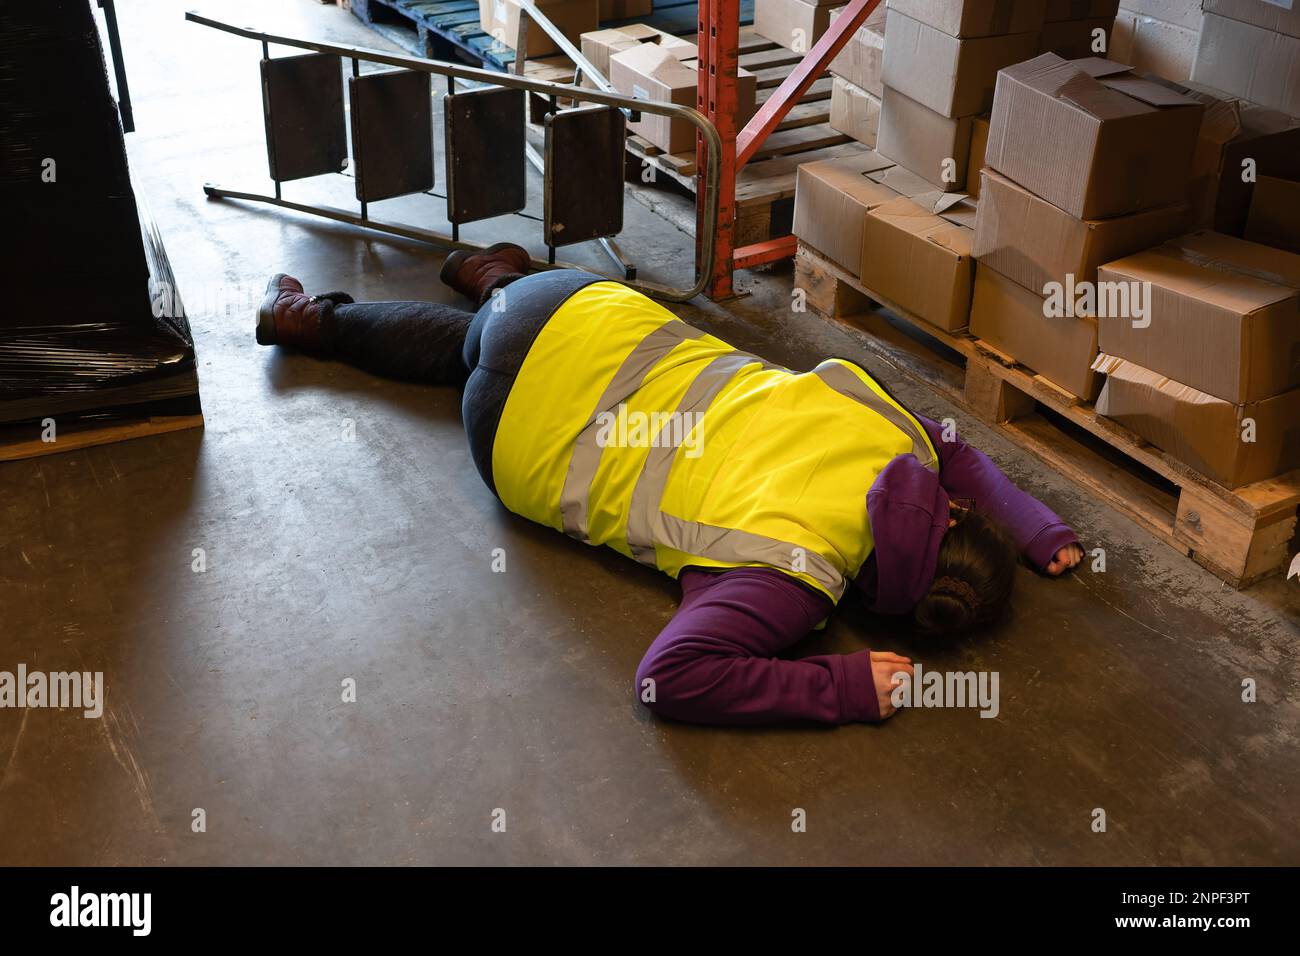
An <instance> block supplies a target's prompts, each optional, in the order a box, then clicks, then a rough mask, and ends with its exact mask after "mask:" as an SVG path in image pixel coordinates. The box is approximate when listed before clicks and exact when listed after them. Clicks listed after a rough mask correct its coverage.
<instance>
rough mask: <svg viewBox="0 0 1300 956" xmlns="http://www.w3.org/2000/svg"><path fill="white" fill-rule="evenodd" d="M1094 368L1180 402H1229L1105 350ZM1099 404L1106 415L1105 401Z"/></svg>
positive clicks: (1200, 403)
mask: <svg viewBox="0 0 1300 956" xmlns="http://www.w3.org/2000/svg"><path fill="white" fill-rule="evenodd" d="M1092 368H1093V371H1096V372H1101V373H1102V374H1104V375H1105V376H1106V377H1107V378H1119V379H1123V380H1124V381H1125V382H1128V383H1130V384H1132V385H1136V386H1138V387H1140V388H1145V389H1149V390H1150V391H1152V392H1163V393H1164V394H1166V395H1168V396H1170V397H1171V398H1174V399H1176V400H1177V401H1178V402H1180V403H1186V404H1192V405H1227V404H1228V403H1227V402H1225V401H1224V400H1223V399H1221V398H1215V397H1214V396H1213V395H1210V394H1209V393H1207V392H1202V391H1201V390H1200V389H1199V388H1192V386H1190V385H1184V384H1183V383H1182V382H1175V381H1174V380H1173V379H1172V378H1169V377H1168V376H1167V375H1161V374H1160V373H1159V372H1153V371H1151V369H1149V368H1143V367H1142V366H1141V365H1138V364H1137V363H1135V362H1129V361H1126V360H1125V359H1122V358H1116V357H1115V356H1113V355H1107V354H1106V353H1105V352H1101V353H1099V354H1098V355H1097V360H1096V361H1095V362H1093V363H1092ZM1097 404H1098V408H1097V410H1098V411H1099V412H1102V414H1103V415H1104V414H1105V412H1103V411H1102V408H1103V407H1104V406H1103V403H1102V402H1101V401H1100V400H1099V401H1098V403H1097Z"/></svg>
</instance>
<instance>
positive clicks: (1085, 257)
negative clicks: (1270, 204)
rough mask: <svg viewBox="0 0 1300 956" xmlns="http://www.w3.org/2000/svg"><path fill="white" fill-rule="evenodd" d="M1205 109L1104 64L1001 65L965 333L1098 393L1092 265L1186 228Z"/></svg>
mask: <svg viewBox="0 0 1300 956" xmlns="http://www.w3.org/2000/svg"><path fill="white" fill-rule="evenodd" d="M1203 112H1204V108H1203V106H1202V104H1200V103H1199V102H1197V101H1196V100H1194V99H1191V98H1190V97H1187V96H1183V95H1182V94H1180V93H1178V92H1177V91H1175V90H1171V89H1168V88H1167V87H1164V86H1161V85H1159V84H1156V83H1154V82H1151V81H1150V80H1145V79H1142V78H1139V77H1136V76H1134V75H1133V73H1132V71H1131V70H1129V69H1128V68H1127V67H1125V66H1123V65H1121V64H1118V63H1114V62H1111V61H1109V60H1104V59H1100V58H1088V59H1083V60H1073V61H1069V60H1064V59H1062V58H1061V57H1059V56H1056V55H1055V54H1052V53H1044V54H1042V55H1041V56H1038V57H1036V58H1034V59H1032V60H1029V61H1027V62H1025V63H1020V64H1017V65H1015V66H1013V67H1009V68H1008V69H1005V70H1003V71H1002V72H1001V73H1000V74H999V75H998V80H997V98H996V101H995V103H994V106H993V115H992V118H991V119H990V121H989V140H988V149H987V152H986V155H985V168H984V172H983V182H982V184H981V187H980V200H979V214H978V217H977V221H976V225H975V242H974V254H975V257H976V259H977V260H978V266H977V269H976V277H975V293H974V299H973V302H972V311H971V333H972V334H973V335H975V336H977V337H978V338H981V339H983V340H985V341H987V342H988V343H990V344H991V345H993V346H994V347H996V348H998V349H1000V350H1001V351H1003V352H1006V353H1007V354H1008V355H1010V356H1012V357H1014V358H1015V359H1016V360H1017V361H1019V362H1021V363H1023V364H1025V365H1027V366H1029V367H1030V368H1031V369H1034V370H1035V371H1036V372H1038V373H1039V374H1040V375H1042V376H1043V377H1045V378H1047V379H1048V380H1050V381H1051V382H1053V383H1055V384H1056V385H1058V386H1060V387H1062V388H1064V389H1065V390H1067V391H1069V392H1071V393H1073V394H1074V395H1077V396H1079V397H1081V398H1083V399H1085V400H1091V399H1092V398H1094V397H1095V395H1096V392H1097V388H1098V382H1097V379H1096V376H1095V373H1094V371H1093V368H1092V365H1093V361H1094V359H1095V358H1096V355H1097V338H1098V330H1097V316H1098V315H1099V314H1100V313H1101V312H1104V311H1107V309H1108V308H1109V307H1112V305H1113V304H1112V302H1111V301H1110V300H1109V299H1106V298H1104V297H1102V296H1101V295H1100V294H1099V290H1098V288H1097V286H1096V282H1097V277H1098V266H1099V265H1101V264H1102V263H1104V262H1106V261H1108V260H1110V259H1114V258H1117V257H1120V256H1123V255H1126V254H1128V253H1131V252H1136V251H1137V250H1140V249H1144V248H1147V247H1148V246H1151V245H1153V244H1155V243H1158V242H1160V241H1162V240H1164V239H1168V238H1171V237H1173V236H1176V235H1178V234H1179V233H1180V232H1182V231H1183V230H1184V228H1185V227H1186V224H1187V216H1188V208H1187V205H1186V203H1185V201H1184V199H1185V196H1186V192H1187V185H1188V181H1189V178H1190V174H1191V168H1192V156H1193V153H1194V151H1195V149H1196V145H1197V137H1198V132H1199V129H1200V124H1201V116H1202V114H1203ZM1045 130H1050V131H1051V133H1050V135H1047V134H1045V133H1044V131H1045ZM1128 304H1129V305H1130V306H1134V305H1137V304H1139V303H1136V302H1133V303H1128Z"/></svg>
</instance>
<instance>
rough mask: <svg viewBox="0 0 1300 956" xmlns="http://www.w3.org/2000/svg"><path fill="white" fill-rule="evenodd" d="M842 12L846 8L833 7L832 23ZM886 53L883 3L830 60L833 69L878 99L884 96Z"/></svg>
mask: <svg viewBox="0 0 1300 956" xmlns="http://www.w3.org/2000/svg"><path fill="white" fill-rule="evenodd" d="M843 12H844V10H843V8H839V9H836V10H832V11H831V15H830V22H831V23H834V22H835V19H836V18H837V17H838V16H839V15H840V14H841V13H843ZM884 55H885V5H884V4H881V5H880V6H878V7H876V9H875V10H873V11H872V13H871V16H869V17H867V19H866V22H864V23H863V24H862V26H860V27H858V29H857V30H856V31H855V32H854V34H853V36H851V37H849V41H848V42H847V43H846V44H844V49H842V50H840V52H839V54H838V55H837V56H836V57H835V59H834V60H832V61H831V72H832V73H834V74H835V75H836V76H838V77H841V78H842V79H845V80H848V81H849V82H850V83H852V84H853V85H854V86H856V87H857V88H858V89H860V90H866V91H867V92H868V93H870V94H871V95H872V96H874V97H876V99H879V98H880V97H882V96H884V95H885V89H884V81H883V80H882V79H881V78H880V71H881V69H882V68H883V64H884Z"/></svg>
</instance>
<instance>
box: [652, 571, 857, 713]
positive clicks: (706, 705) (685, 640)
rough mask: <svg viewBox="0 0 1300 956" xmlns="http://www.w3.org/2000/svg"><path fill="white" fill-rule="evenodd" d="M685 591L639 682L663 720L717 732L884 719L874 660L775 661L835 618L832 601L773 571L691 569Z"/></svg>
mask: <svg viewBox="0 0 1300 956" xmlns="http://www.w3.org/2000/svg"><path fill="white" fill-rule="evenodd" d="M681 585H682V603H681V607H680V608H679V609H678V611H677V614H676V615H675V616H674V617H673V619H672V620H671V621H669V622H668V626H667V627H665V628H664V629H663V631H662V632H661V633H660V635H659V636H658V637H657V638H656V639H655V642H654V643H653V644H652V645H650V649H649V650H648V651H646V655H645V657H644V658H643V659H642V661H641V666H640V667H638V668H637V673H636V692H637V698H638V699H639V700H641V701H642V702H643V703H645V704H646V706H648V707H649V708H650V709H651V710H652V711H654V712H655V713H656V714H659V715H661V716H664V717H672V718H675V719H677V720H685V721H691V722H694V723H710V724H757V723H765V722H771V721H781V720H812V721H817V722H819V723H826V724H842V723H847V722H849V721H863V720H871V721H874V720H879V719H880V712H879V707H878V705H877V701H876V688H875V681H874V679H873V677H872V674H871V652H870V651H865V650H864V651H858V652H856V653H853V654H823V655H819V656H816V657H805V658H802V659H800V660H782V659H779V658H777V657H776V656H775V655H776V654H777V653H778V652H780V651H782V650H784V649H786V648H788V647H789V646H790V645H792V644H794V643H795V642H796V641H798V640H800V639H802V638H803V637H805V636H806V635H807V634H808V632H809V631H810V630H811V629H812V628H813V627H814V626H815V625H816V624H817V623H818V622H819V621H821V620H823V619H824V618H825V617H826V616H827V615H828V614H830V613H831V610H832V604H831V602H830V601H829V600H828V599H827V598H826V597H824V596H823V595H820V594H815V593H813V592H812V591H810V590H809V589H807V588H805V587H803V586H801V585H800V584H798V583H797V582H796V581H794V580H793V579H792V578H790V577H789V576H787V575H785V574H782V573H781V572H780V571H776V570H772V569H769V568H737V569H735V570H732V571H723V572H717V573H711V572H704V571H693V570H688V571H684V572H683V573H682V575H681ZM647 681H651V682H653V683H652V684H647V683H646V682H647ZM651 695H652V696H653V700H650V699H649V697H650V696H651Z"/></svg>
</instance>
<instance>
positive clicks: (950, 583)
mask: <svg viewBox="0 0 1300 956" xmlns="http://www.w3.org/2000/svg"><path fill="white" fill-rule="evenodd" d="M930 590H931V593H933V594H942V595H944V596H945V597H950V598H953V599H954V600H956V601H958V602H960V604H961V605H962V607H963V608H964V609H965V611H966V613H967V615H968V616H970V617H974V616H975V612H976V611H978V610H979V604H980V600H979V596H978V595H977V594H976V593H975V589H974V588H973V587H971V586H970V583H969V582H968V581H963V580H962V579H961V578H955V577H953V576H951V575H944V576H943V577H941V578H935V581H934V584H933V585H932V586H931V589H930Z"/></svg>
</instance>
